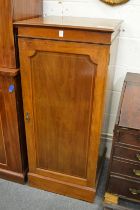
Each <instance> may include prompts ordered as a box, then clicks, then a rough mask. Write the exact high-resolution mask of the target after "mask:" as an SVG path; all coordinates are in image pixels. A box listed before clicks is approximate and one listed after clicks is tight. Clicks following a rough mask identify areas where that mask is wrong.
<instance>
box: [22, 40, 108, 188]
mask: <svg viewBox="0 0 140 210" xmlns="http://www.w3.org/2000/svg"><path fill="white" fill-rule="evenodd" d="M19 48H20V61H21V76H22V88H23V98H24V112H25V121H26V135H27V147H28V156H29V168H30V169H29V170H30V173H32V174H33V173H34V174H39V175H43V176H48V177H53V178H56V179H61V180H65V181H70V182H72V183H76V184H82V185H85V186H95V180H96V167H97V159H98V146H99V142H100V136H99V134H100V129H101V117H102V109H103V100H104V87H105V81H106V74H107V63H108V46H103V45H93V44H84V43H83V44H82V43H72V42H62V41H59V42H56V41H51V40H50V41H49V40H48V41H47V40H37V39H33V40H31V39H23V38H22V39H19Z"/></svg>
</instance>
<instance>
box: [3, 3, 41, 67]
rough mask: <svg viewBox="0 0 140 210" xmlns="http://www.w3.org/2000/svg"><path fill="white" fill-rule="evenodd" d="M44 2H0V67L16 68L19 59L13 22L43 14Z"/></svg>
mask: <svg viewBox="0 0 140 210" xmlns="http://www.w3.org/2000/svg"><path fill="white" fill-rule="evenodd" d="M41 1H42V0H20V1H19V0H1V2H0V49H1V52H0V67H7V68H16V67H17V57H16V47H15V40H14V33H13V24H12V23H13V21H16V20H24V19H28V18H31V17H36V16H39V15H41V14H42V3H41Z"/></svg>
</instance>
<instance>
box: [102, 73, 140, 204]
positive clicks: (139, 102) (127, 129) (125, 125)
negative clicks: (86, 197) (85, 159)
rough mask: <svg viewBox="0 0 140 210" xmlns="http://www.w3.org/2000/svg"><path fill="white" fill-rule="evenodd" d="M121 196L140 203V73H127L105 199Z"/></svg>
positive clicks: (115, 198)
mask: <svg viewBox="0 0 140 210" xmlns="http://www.w3.org/2000/svg"><path fill="white" fill-rule="evenodd" d="M119 198H125V199H131V200H134V201H138V202H140V74H134V73H127V75H126V78H125V81H124V85H123V90H122V94H121V99H120V106H119V110H118V114H117V120H116V125H115V129H114V138H113V146H112V153H111V160H110V167H109V174H108V181H107V187H106V194H105V202H106V203H118V200H119Z"/></svg>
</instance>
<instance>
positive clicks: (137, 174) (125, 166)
mask: <svg viewBox="0 0 140 210" xmlns="http://www.w3.org/2000/svg"><path fill="white" fill-rule="evenodd" d="M111 172H112V173H116V174H120V175H125V176H130V177H132V178H133V179H138V180H140V165H139V164H134V163H128V162H125V161H120V160H117V159H113V161H112V164H111Z"/></svg>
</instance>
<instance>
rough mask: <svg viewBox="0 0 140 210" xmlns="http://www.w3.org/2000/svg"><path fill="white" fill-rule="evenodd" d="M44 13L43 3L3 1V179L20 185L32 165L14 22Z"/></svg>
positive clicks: (0, 67) (0, 69)
mask: <svg viewBox="0 0 140 210" xmlns="http://www.w3.org/2000/svg"><path fill="white" fill-rule="evenodd" d="M41 12H42V1H40V0H28V1H27V0H20V1H19V0H1V1H0V177H2V178H6V179H10V180H14V181H18V182H23V181H24V178H25V175H26V172H27V168H28V165H27V154H26V153H27V152H26V142H25V129H24V117H23V106H22V94H21V84H20V73H19V69H18V68H19V59H18V48H17V43H16V40H15V34H16V31H15V30H13V21H15V20H22V19H27V18H31V17H36V16H39V15H40V14H41Z"/></svg>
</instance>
